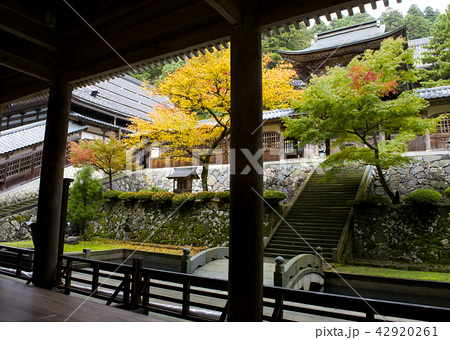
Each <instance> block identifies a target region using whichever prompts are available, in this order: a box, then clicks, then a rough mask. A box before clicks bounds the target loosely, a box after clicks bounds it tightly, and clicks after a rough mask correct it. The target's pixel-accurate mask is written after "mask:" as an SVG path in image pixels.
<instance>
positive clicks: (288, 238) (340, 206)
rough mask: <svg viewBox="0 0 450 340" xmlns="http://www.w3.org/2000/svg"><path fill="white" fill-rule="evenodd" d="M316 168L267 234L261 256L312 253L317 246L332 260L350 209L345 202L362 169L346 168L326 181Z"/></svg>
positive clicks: (350, 197)
mask: <svg viewBox="0 0 450 340" xmlns="http://www.w3.org/2000/svg"><path fill="white" fill-rule="evenodd" d="M318 169H319V170H316V171H315V172H314V174H313V175H312V176H311V178H310V179H309V181H308V183H307V184H306V186H305V187H304V189H303V191H302V193H301V194H300V195H299V197H298V199H297V201H296V202H295V203H294V205H293V206H292V208H291V210H290V211H289V212H288V214H287V216H285V217H284V221H283V222H281V224H279V226H278V228H276V229H275V233H273V234H272V236H271V237H270V239H269V242H268V243H267V245H266V247H265V253H264V256H265V257H276V256H282V257H283V258H284V259H285V260H288V259H291V258H293V257H294V256H297V255H299V254H314V249H316V248H317V247H318V246H320V247H322V249H323V257H324V259H325V260H327V261H332V250H333V248H336V247H337V245H338V243H339V240H340V237H341V234H342V231H343V229H344V226H345V223H346V221H347V218H348V216H349V213H350V209H351V206H349V205H348V204H347V202H348V201H349V200H351V199H354V198H355V196H356V194H357V192H358V188H359V186H360V183H361V179H362V176H363V173H364V169H363V168H354V169H349V170H348V171H345V172H343V173H341V174H338V175H336V176H334V177H333V178H331V179H330V180H328V181H322V180H323V178H324V176H325V174H324V173H323V171H322V169H321V168H318Z"/></svg>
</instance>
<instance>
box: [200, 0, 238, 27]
mask: <svg viewBox="0 0 450 340" xmlns="http://www.w3.org/2000/svg"><path fill="white" fill-rule="evenodd" d="M205 1H206V2H207V3H208V4H209V5H210V6H211V7H212V8H214V9H215V10H216V11H217V13H219V14H220V15H221V16H223V17H224V18H225V19H226V20H227V21H228V22H229V23H230V24H232V25H237V24H239V23H240V22H241V9H240V8H239V7H238V6H237V5H236V4H235V3H234V1H233V0H205Z"/></svg>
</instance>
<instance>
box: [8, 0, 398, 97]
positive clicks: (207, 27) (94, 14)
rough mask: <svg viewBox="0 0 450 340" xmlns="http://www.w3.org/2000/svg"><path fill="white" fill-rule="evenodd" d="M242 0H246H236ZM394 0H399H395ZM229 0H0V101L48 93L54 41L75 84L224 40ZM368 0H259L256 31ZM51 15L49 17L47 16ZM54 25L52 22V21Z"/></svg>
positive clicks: (231, 20)
mask: <svg viewBox="0 0 450 340" xmlns="http://www.w3.org/2000/svg"><path fill="white" fill-rule="evenodd" d="M242 1H245V0H242ZM394 1H395V0H394ZM397 1H398V0H397ZM237 3H238V1H236V0H164V1H162V0H126V1H125V0H90V1H87V0H40V1H36V0H21V1H12V0H2V1H1V3H0V104H7V103H11V102H15V101H18V100H26V99H30V98H36V97H39V96H44V95H46V94H47V91H48V88H49V85H50V84H51V82H52V79H53V78H54V73H55V71H54V70H55V67H56V66H57V65H55V61H56V60H58V58H57V55H58V53H59V51H60V50H61V49H65V50H66V51H68V55H69V58H70V60H69V65H70V67H69V74H68V81H69V82H70V83H71V84H73V85H74V86H75V87H77V86H81V85H86V84H89V83H93V82H96V81H100V80H103V79H105V78H111V77H114V76H117V75H121V74H124V73H129V72H132V71H133V70H139V69H142V68H144V67H151V66H152V65H159V64H161V63H167V62H171V61H173V60H177V59H178V58H185V57H186V56H188V57H189V56H191V55H198V54H199V53H206V52H207V51H209V52H212V51H213V50H214V49H221V48H223V47H228V41H229V37H230V33H231V28H232V27H233V25H239V23H240V11H239V6H238V5H237ZM364 4H371V5H372V7H374V6H376V5H378V6H379V5H388V1H387V0H384V1H383V2H381V1H378V2H377V3H376V5H375V0H350V1H348V0H316V1H310V0H261V4H260V10H259V23H260V29H261V32H262V33H265V34H267V35H270V34H274V33H275V34H276V32H277V31H280V30H284V29H289V25H296V26H298V23H299V22H302V21H303V22H308V23H309V20H310V19H315V20H318V18H319V16H326V17H329V16H330V14H331V13H337V15H338V17H339V16H341V15H342V14H341V12H342V11H347V10H349V11H350V12H353V9H354V8H357V7H359V8H361V7H363V5H364ZM53 18H54V20H53ZM53 26H54V27H53Z"/></svg>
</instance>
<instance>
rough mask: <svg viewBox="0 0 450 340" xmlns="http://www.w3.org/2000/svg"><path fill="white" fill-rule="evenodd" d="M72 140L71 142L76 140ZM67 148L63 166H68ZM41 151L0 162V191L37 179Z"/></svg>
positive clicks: (40, 163)
mask: <svg viewBox="0 0 450 340" xmlns="http://www.w3.org/2000/svg"><path fill="white" fill-rule="evenodd" d="M78 139H79V137H78V136H77V137H76V138H72V139H71V141H76V140H78ZM68 154H69V148H68V147H67V148H66V161H65V165H69V164H70V163H69V161H68V160H67V159H68ZM41 165H42V150H36V151H32V152H29V153H26V154H22V155H19V156H17V157H12V158H10V159H7V160H3V161H0V191H3V190H6V189H9V188H11V187H13V186H15V185H18V184H22V183H25V182H28V181H31V180H33V179H35V178H38V177H39V175H40V174H41Z"/></svg>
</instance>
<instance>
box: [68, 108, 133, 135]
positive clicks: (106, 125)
mask: <svg viewBox="0 0 450 340" xmlns="http://www.w3.org/2000/svg"><path fill="white" fill-rule="evenodd" d="M70 116H71V117H73V118H76V119H79V120H81V121H84V122H87V123H94V124H98V125H101V126H105V127H108V128H111V130H119V129H121V130H122V131H123V132H125V133H131V132H132V131H131V130H129V129H127V128H123V127H120V126H117V125H114V124H110V123H106V122H104V121H102V120H99V119H94V118H91V117H86V116H83V115H82V114H79V113H76V112H73V111H70Z"/></svg>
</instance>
